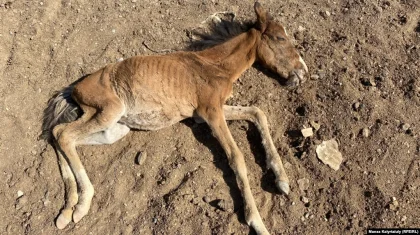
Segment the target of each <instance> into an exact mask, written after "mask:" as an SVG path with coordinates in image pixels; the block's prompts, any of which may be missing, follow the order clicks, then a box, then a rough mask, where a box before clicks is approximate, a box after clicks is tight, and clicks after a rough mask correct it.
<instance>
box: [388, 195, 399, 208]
mask: <svg viewBox="0 0 420 235" xmlns="http://www.w3.org/2000/svg"><path fill="white" fill-rule="evenodd" d="M398 205H399V204H398V201H397V198H396V197H392V201H391V203H390V204H389V209H391V210H393V211H396V210H398Z"/></svg>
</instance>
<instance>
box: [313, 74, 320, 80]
mask: <svg viewBox="0 0 420 235" xmlns="http://www.w3.org/2000/svg"><path fill="white" fill-rule="evenodd" d="M311 79H312V80H318V79H319V76H318V75H316V74H312V75H311Z"/></svg>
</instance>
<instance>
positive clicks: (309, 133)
mask: <svg viewBox="0 0 420 235" xmlns="http://www.w3.org/2000/svg"><path fill="white" fill-rule="evenodd" d="M300 131H301V132H302V135H303V137H305V138H307V137H311V136H313V135H314V132H313V131H312V127H309V128H305V129H302V130H300Z"/></svg>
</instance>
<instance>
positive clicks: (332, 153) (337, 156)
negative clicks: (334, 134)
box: [316, 139, 343, 171]
mask: <svg viewBox="0 0 420 235" xmlns="http://www.w3.org/2000/svg"><path fill="white" fill-rule="evenodd" d="M316 154H317V156H318V158H319V159H320V160H321V161H322V162H323V163H324V164H327V165H328V166H330V167H331V168H332V169H334V170H336V171H337V170H338V169H339V168H340V165H341V162H342V161H343V157H342V155H341V153H340V151H339V150H338V143H337V141H335V139H331V140H328V141H322V143H321V144H320V145H318V146H317V147H316Z"/></svg>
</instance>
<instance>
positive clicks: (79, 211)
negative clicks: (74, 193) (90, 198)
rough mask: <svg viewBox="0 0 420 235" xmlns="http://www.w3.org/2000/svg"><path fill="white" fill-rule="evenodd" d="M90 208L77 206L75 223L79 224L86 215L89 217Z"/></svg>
mask: <svg viewBox="0 0 420 235" xmlns="http://www.w3.org/2000/svg"><path fill="white" fill-rule="evenodd" d="M88 211H89V208H87V207H86V206H80V205H76V209H75V210H74V212H73V221H74V222H75V223H77V222H79V221H80V220H81V219H82V218H83V217H84V216H85V215H87V213H88Z"/></svg>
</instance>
